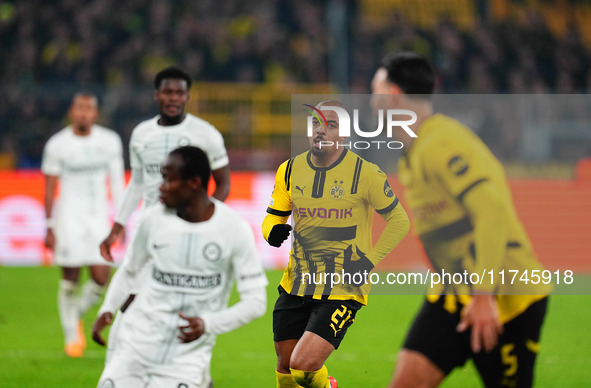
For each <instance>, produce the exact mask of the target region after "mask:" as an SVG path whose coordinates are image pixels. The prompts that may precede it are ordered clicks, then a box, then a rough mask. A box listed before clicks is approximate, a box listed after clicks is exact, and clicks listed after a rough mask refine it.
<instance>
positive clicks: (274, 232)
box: [267, 224, 291, 248]
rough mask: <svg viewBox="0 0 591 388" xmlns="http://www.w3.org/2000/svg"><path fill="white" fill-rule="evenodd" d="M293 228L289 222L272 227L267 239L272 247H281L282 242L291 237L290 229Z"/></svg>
mask: <svg viewBox="0 0 591 388" xmlns="http://www.w3.org/2000/svg"><path fill="white" fill-rule="evenodd" d="M290 230H291V225H289V224H277V225H275V226H274V227H273V229H271V233H269V237H268V238H267V241H268V242H269V245H271V246H272V247H276V248H279V247H280V246H281V244H283V242H284V241H285V240H287V238H288V237H289V231H290Z"/></svg>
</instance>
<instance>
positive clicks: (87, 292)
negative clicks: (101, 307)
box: [78, 280, 107, 316]
mask: <svg viewBox="0 0 591 388" xmlns="http://www.w3.org/2000/svg"><path fill="white" fill-rule="evenodd" d="M106 291H107V286H100V285H99V284H98V283H96V282H95V281H94V280H89V281H88V282H86V284H85V285H84V287H82V293H81V294H80V299H79V300H78V311H79V314H80V316H82V315H84V314H85V313H86V312H87V311H88V310H90V309H91V308H92V307H93V306H94V305H95V304H97V303H98V302H99V301H100V300H101V298H102V297H103V295H104V294H105V292H106Z"/></svg>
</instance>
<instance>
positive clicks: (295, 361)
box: [289, 357, 324, 385]
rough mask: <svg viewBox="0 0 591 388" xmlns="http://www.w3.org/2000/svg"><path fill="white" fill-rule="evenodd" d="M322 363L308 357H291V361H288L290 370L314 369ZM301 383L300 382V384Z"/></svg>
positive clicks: (320, 366)
mask: <svg viewBox="0 0 591 388" xmlns="http://www.w3.org/2000/svg"><path fill="white" fill-rule="evenodd" d="M322 365H324V364H323V363H319V362H317V361H315V360H313V359H310V358H303V357H292V358H291V361H290V362H289V367H290V368H291V370H292V371H293V370H300V371H315V370H318V369H320V368H322ZM300 385H301V384H300Z"/></svg>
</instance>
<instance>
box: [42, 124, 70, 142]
mask: <svg viewBox="0 0 591 388" xmlns="http://www.w3.org/2000/svg"><path fill="white" fill-rule="evenodd" d="M72 135H73V132H72V128H71V127H70V126H67V127H65V128H62V129H60V130H59V131H57V132H56V133H54V134H53V135H51V136H50V137H49V139H47V142H46V143H45V147H58V146H59V145H60V144H62V143H64V142H68V141H69V140H70V139H71V138H72Z"/></svg>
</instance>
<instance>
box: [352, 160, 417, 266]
mask: <svg viewBox="0 0 591 388" xmlns="http://www.w3.org/2000/svg"><path fill="white" fill-rule="evenodd" d="M361 177H362V179H363V182H364V183H365V184H364V185H363V187H366V190H367V192H366V198H367V200H368V202H369V204H370V206H371V207H372V208H373V209H375V210H376V212H377V213H378V214H379V215H380V216H381V217H382V218H383V219H384V220H385V221H386V227H385V228H384V230H383V231H382V234H380V237H379V238H378V241H377V242H376V244H375V245H374V246H373V248H372V249H371V250H370V251H369V252H366V253H364V252H361V251H360V250H359V248H357V247H356V249H357V252H356V253H357V260H351V256H352V255H345V260H344V262H343V269H344V270H345V271H346V272H350V273H353V272H363V271H371V270H372V269H373V268H374V267H375V266H376V265H378V264H379V262H380V261H382V259H383V258H384V257H385V256H386V255H387V254H388V253H390V251H392V249H394V247H396V245H398V243H400V241H402V239H403V238H404V236H406V234H407V233H408V229H409V227H410V222H409V220H408V216H407V214H406V211H404V208H403V207H402V204H401V203H400V201H399V200H398V198H397V197H396V195H395V194H394V191H392V188H391V187H390V183H388V179H387V177H386V174H384V173H383V172H382V171H380V170H379V169H378V167H377V166H376V165H374V164H371V163H364V165H363V167H362V170H361ZM370 210H371V209H370Z"/></svg>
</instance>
